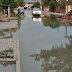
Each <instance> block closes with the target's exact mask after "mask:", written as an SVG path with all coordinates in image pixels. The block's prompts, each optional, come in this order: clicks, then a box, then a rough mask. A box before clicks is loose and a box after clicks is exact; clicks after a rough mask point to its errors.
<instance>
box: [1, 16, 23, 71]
mask: <svg viewBox="0 0 72 72" xmlns="http://www.w3.org/2000/svg"><path fill="white" fill-rule="evenodd" d="M22 19H24V17H23V16H22V17H21V16H19V15H18V20H17V22H18V25H17V26H15V27H14V26H13V27H14V28H13V27H10V28H8V29H6V28H5V29H4V28H3V29H1V30H0V39H9V38H13V33H15V32H16V31H17V30H18V29H20V26H21V22H20V21H21V20H22ZM0 53H1V52H0ZM8 53H9V52H8ZM9 54H10V53H9ZM11 54H12V53H11ZM11 54H10V55H11ZM0 56H1V55H0ZM0 72H16V62H15V61H10V62H7V61H0Z"/></svg>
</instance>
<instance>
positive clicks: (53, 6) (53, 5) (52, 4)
mask: <svg viewBox="0 0 72 72" xmlns="http://www.w3.org/2000/svg"><path fill="white" fill-rule="evenodd" d="M49 6H50V10H51V11H55V9H56V6H57V2H56V1H55V0H51V1H50V2H49Z"/></svg>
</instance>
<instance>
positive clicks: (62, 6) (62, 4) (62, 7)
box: [58, 1, 65, 9]
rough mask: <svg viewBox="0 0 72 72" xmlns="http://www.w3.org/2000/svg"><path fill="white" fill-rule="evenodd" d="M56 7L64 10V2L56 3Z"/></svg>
mask: <svg viewBox="0 0 72 72" xmlns="http://www.w3.org/2000/svg"><path fill="white" fill-rule="evenodd" d="M58 6H60V8H61V9H65V2H64V1H63V2H58Z"/></svg>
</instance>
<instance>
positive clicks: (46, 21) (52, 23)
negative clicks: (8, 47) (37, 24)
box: [42, 15, 62, 29]
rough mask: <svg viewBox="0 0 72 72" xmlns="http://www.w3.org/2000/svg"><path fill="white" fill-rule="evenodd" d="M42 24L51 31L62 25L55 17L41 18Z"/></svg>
mask: <svg viewBox="0 0 72 72" xmlns="http://www.w3.org/2000/svg"><path fill="white" fill-rule="evenodd" d="M42 22H43V25H44V26H45V27H48V26H49V27H51V28H52V29H54V28H57V27H60V26H61V25H62V23H61V22H60V21H59V20H57V18H56V16H55V15H50V16H44V17H42Z"/></svg>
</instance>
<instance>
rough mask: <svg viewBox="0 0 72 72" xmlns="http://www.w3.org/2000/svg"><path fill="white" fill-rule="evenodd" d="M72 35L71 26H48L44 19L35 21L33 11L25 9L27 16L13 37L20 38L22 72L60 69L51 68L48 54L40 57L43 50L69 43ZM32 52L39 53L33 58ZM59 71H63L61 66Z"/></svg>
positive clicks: (49, 71) (44, 71) (54, 71)
mask: <svg viewBox="0 0 72 72" xmlns="http://www.w3.org/2000/svg"><path fill="white" fill-rule="evenodd" d="M57 24H58V23H57ZM71 35H72V27H71V26H68V27H67V26H63V25H61V26H58V27H54V28H53V26H46V25H45V24H44V22H43V20H42V21H39V20H38V21H33V18H32V15H31V11H25V17H24V19H23V20H22V21H21V26H20V29H18V30H17V31H16V32H15V33H13V37H14V38H18V39H19V40H20V52H21V70H22V72H56V70H58V69H56V68H54V69H53V68H50V67H49V65H50V64H49V65H48V63H47V62H49V60H48V61H47V60H45V59H44V58H46V57H47V58H48V56H47V55H48V54H46V55H44V56H43V58H42V57H40V56H41V55H40V53H41V50H51V49H52V48H53V47H57V46H58V47H59V46H61V45H64V46H65V44H66V43H67V44H69V38H68V37H70V36H71ZM47 53H48V52H47ZM55 53H56V52H55ZM32 54H37V55H34V56H32V57H34V58H32V57H30V55H32ZM38 54H39V55H38ZM43 54H44V53H43ZM49 56H50V55H49ZM59 56H60V55H59ZM35 57H36V58H37V59H38V58H39V60H37V59H36V58H35ZM51 57H52V56H51ZM53 57H55V56H53ZM71 57H72V56H71ZM47 58H46V59H47ZM71 60H72V59H71ZM37 61H38V62H37ZM43 63H44V65H45V66H46V65H47V67H44V65H43ZM55 64H56V63H55ZM55 64H54V65H55ZM51 67H52V66H51ZM56 67H57V65H56ZM59 71H60V72H61V68H60V69H59ZM59 71H58V72H59ZM62 72H64V71H62ZM68 72H70V71H68Z"/></svg>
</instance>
